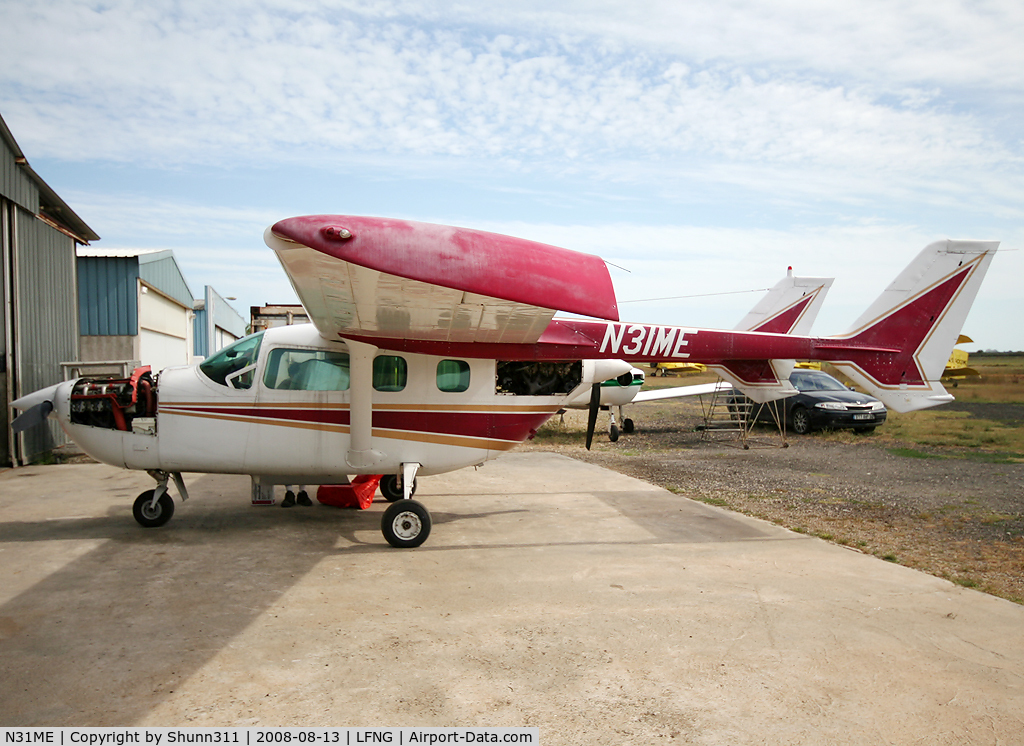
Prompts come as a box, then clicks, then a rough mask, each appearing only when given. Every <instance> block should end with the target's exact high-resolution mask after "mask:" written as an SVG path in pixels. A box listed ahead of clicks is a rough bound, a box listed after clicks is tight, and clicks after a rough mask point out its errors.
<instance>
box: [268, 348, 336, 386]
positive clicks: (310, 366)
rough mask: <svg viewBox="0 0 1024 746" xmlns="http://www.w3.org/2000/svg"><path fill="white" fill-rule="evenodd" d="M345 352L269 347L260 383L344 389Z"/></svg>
mask: <svg viewBox="0 0 1024 746" xmlns="http://www.w3.org/2000/svg"><path fill="white" fill-rule="evenodd" d="M348 384H349V369H348V353H347V352H329V351H327V350H289V349H276V350H271V351H270V354H269V355H268V356H267V370H266V371H265V372H264V374H263V385H264V386H266V387H267V388H268V389H278V390H281V389H288V390H292V391H346V390H347V389H348Z"/></svg>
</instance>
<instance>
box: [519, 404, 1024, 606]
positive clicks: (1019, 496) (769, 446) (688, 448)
mask: <svg viewBox="0 0 1024 746" xmlns="http://www.w3.org/2000/svg"><path fill="white" fill-rule="evenodd" d="M958 406H960V407H964V406H966V407H970V406H975V407H979V406H981V407H987V408H988V409H990V410H992V411H988V410H986V411H985V412H984V413H981V412H978V413H974V414H976V415H977V416H984V417H985V418H987V419H995V418H999V419H1006V420H1009V421H1013V420H1014V419H1016V418H1020V417H1021V414H1022V411H1021V410H1024V407H1022V406H1020V405H959V403H958ZM1000 407H1001V408H1002V409H1000V410H999V411H996V409H997V408H1000ZM972 413H973V412H972ZM629 414H630V416H634V417H636V418H637V432H635V433H632V434H630V435H622V436H621V437H620V438H619V440H618V442H617V443H610V442H609V441H608V436H607V433H604V434H601V433H599V434H598V435H597V436H596V438H595V443H594V446H593V449H592V450H591V451H589V452H588V451H586V450H584V449H583V448H582V443H581V440H582V437H581V435H580V431H581V430H583V429H584V428H585V413H583V412H569V413H567V414H566V415H565V420H564V424H559V422H558V419H557V418H556V419H555V420H553V421H552V423H550V424H549V425H548V426H547V430H546V431H542V435H541V437H538V438H537V439H536V440H535V441H533V442H532V443H529V444H526V445H525V446H521V447H523V448H527V449H534V450H551V451H557V452H559V453H563V454H566V455H570V456H572V457H574V458H578V459H581V460H583V461H588V462H590V463H595V464H599V465H601V466H604V467H607V468H610V469H613V470H615V471H619V472H621V473H624V474H629V475H631V476H634V477H638V478H640V479H643V480H646V481H648V482H651V483H653V484H657V485H659V486H662V487H665V488H666V489H669V490H671V491H673V492H676V493H678V494H680V495H683V496H685V497H689V498H693V499H696V500H702V501H704V502H708V503H712V504H715V505H721V506H724V507H728V508H730V509H732V510H736V511H739V512H742V513H745V514H747V515H752V516H756V517H759V518H763V519H765V520H769V521H772V522H774V523H777V524H779V525H782V526H786V527H787V528H790V529H793V530H796V531H800V532H806V533H809V534H813V535H816V536H820V537H822V538H824V539H828V540H830V541H835V542H838V543H841V544H844V545H847V546H849V547H851V548H853V549H857V550H859V551H862V552H865V553H869V554H873V555H876V556H878V557H880V558H882V559H885V560H888V561H891V562H898V563H900V564H903V565H907V566H909V567H914V568H917V569H920V570H923V571H925V572H928V573H931V574H933V575H937V576H939V577H944V578H947V579H949V580H952V581H954V582H957V583H959V584H961V585H964V586H967V587H972V588H978V589H979V590H984V591H986V592H988V593H992V594H994V595H998V596H1002V597H1004V598H1008V599H1011V600H1013V601H1016V602H1017V603H1024V464H1020V463H1011V464H991V463H983V462H978V461H971V460H967V459H965V458H963V457H962V456H964V455H966V454H964V453H963V452H960V453H956V452H951V451H949V450H944V451H943V452H942V454H941V455H942V456H943V457H942V458H909V457H906V456H899V455H895V454H894V453H893V452H892V451H891V450H890V449H891V443H887V444H886V445H887V447H882V446H881V445H879V444H877V443H874V442H872V441H873V440H874V438H873V437H872V436H870V435H868V436H855V435H852V434H848V433H847V434H822V433H814V434H811V435H807V436H797V435H792V434H790V435H789V436H788V437H787V439H786V443H787V444H788V445H787V446H786V447H782V446H783V440H782V438H781V437H780V436H779V435H778V433H777V432H772V431H770V430H768V429H758V431H756V432H755V438H754V440H753V441H752V442H751V448H750V449H749V450H744V449H743V448H742V447H741V444H740V442H739V441H738V440H737V439H736V436H735V435H734V434H729V435H726V434H718V435H717V436H715V439H711V437H706V438H705V437H702V436H701V434H700V433H698V432H695V430H694V428H695V426H696V425H697V424H698V423H699V422H700V418H699V410H696V411H694V410H692V409H691V410H690V412H689V413H687V412H686V409H685V407H683V406H681V407H680V409H679V410H678V411H676V412H673V413H671V414H670V415H666V414H664V413H659V412H654V413H652V414H651V415H650V416H646V417H645V414H647V413H646V412H645V411H644V408H643V407H635V408H633V411H632V412H631V413H629ZM605 418H606V415H604V414H602V420H601V423H600V424H601V425H605V424H606V419H605ZM914 448H915V449H916V450H917V451H922V450H927V449H922V448H921V447H920V446H914ZM935 455H939V454H935ZM957 456H961V457H959V458H958V457H957Z"/></svg>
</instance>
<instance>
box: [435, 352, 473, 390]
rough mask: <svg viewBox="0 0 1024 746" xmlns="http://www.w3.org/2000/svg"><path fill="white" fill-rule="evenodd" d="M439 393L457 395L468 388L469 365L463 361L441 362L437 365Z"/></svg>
mask: <svg viewBox="0 0 1024 746" xmlns="http://www.w3.org/2000/svg"><path fill="white" fill-rule="evenodd" d="M437 388H438V390H439V391H444V392H448V393H459V392H460V391H465V390H467V389H468V388H469V363H467V362H466V361H465V360H442V361H441V362H439V363H438V364H437Z"/></svg>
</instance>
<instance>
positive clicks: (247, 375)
mask: <svg viewBox="0 0 1024 746" xmlns="http://www.w3.org/2000/svg"><path fill="white" fill-rule="evenodd" d="M262 342H263V332H258V333H256V334H252V335H250V336H248V337H242V339H240V340H238V341H237V342H234V343H232V344H230V345H228V346H227V347H225V348H224V349H223V350H219V351H218V352H215V353H214V354H213V355H211V356H210V357H208V358H207V359H206V360H204V361H203V362H202V363H200V364H199V370H201V371H202V372H203V373H204V374H206V377H207V378H209V379H210V380H211V381H213V382H214V383H219V384H220V385H221V386H231V387H232V388H236V389H247V388H249V387H250V386H252V382H253V379H254V377H253V372H254V371H255V369H256V360H257V358H258V357H259V354H260V343H262ZM240 371H241V372H240Z"/></svg>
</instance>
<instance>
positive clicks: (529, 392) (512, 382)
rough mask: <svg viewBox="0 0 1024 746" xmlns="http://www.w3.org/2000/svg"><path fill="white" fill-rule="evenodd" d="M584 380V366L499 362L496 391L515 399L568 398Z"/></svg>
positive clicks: (576, 363)
mask: <svg viewBox="0 0 1024 746" xmlns="http://www.w3.org/2000/svg"><path fill="white" fill-rule="evenodd" d="M582 380H583V363H582V362H581V361H579V360H577V361H575V362H571V363H535V362H523V361H515V360H512V361H509V360H499V361H498V365H497V376H496V380H495V386H494V390H495V391H496V392H497V393H499V394H513V395H515V396H558V395H560V394H568V393H569V392H570V391H572V390H573V389H574V388H576V387H577V386H579V385H580V381H582Z"/></svg>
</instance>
